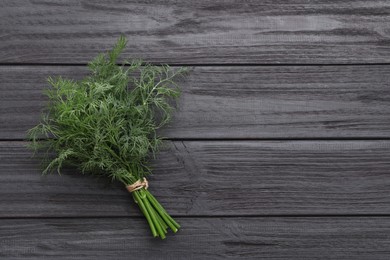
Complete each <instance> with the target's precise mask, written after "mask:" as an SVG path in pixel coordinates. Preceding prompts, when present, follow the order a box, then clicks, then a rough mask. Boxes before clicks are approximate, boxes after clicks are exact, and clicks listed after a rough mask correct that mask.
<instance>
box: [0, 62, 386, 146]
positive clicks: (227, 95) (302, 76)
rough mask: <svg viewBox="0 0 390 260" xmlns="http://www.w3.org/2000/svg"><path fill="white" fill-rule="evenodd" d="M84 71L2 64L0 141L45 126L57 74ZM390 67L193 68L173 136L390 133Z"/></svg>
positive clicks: (74, 74) (73, 75) (184, 84)
mask: <svg viewBox="0 0 390 260" xmlns="http://www.w3.org/2000/svg"><path fill="white" fill-rule="evenodd" d="M86 73H87V71H86V69H85V68H84V67H81V66H76V67H73V66H71V67H69V66H59V67H52V66H3V67H0V80H1V82H0V111H1V113H0V139H23V138H25V135H26V130H27V129H29V128H31V127H33V126H34V125H36V124H37V123H38V122H39V114H40V110H41V109H42V108H43V106H44V104H45V99H44V97H43V95H42V90H43V88H45V87H47V84H46V78H47V77H48V76H49V75H51V76H53V75H64V76H65V77H70V78H76V79H80V78H82V76H85V75H86ZM388 82H390V66H341V67H340V66H325V67H324V66H282V67H274V66H255V67H207V66H206V67H195V68H192V69H191V72H190V74H189V76H188V77H187V78H186V79H185V80H184V81H183V82H182V84H181V85H182V91H183V95H182V97H181V98H180V102H179V105H178V111H177V112H176V113H175V117H174V120H173V122H172V124H171V125H170V126H169V127H168V128H166V129H165V131H164V132H163V134H164V135H166V136H167V137H169V138H182V139H186V138H210V139H213V138H318V137H320V138H328V137H331V138H340V137H346V138H351V137H360V138H365V137H370V138H371V137H380V138H382V137H383V138H388V137H389V136H390V116H389V114H390V85H389V84H388Z"/></svg>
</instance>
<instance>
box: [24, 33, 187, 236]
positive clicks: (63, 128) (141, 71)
mask: <svg viewBox="0 0 390 260" xmlns="http://www.w3.org/2000/svg"><path fill="white" fill-rule="evenodd" d="M126 42H127V41H126V39H125V37H123V36H122V37H120V38H119V40H118V42H117V43H116V45H115V46H114V48H113V50H111V51H109V52H108V53H106V54H99V55H98V56H97V57H96V58H95V59H94V60H92V61H91V62H90V63H89V64H88V67H89V70H90V71H91V75H90V76H88V77H86V78H84V79H83V80H79V81H75V80H70V79H64V78H62V77H57V78H49V79H48V81H49V83H50V85H51V88H49V89H47V90H46V91H45V94H46V95H47V97H48V99H49V102H48V106H47V108H46V109H45V111H44V113H43V116H42V121H41V123H40V124H38V125H37V126H35V127H34V128H32V129H30V130H29V132H28V136H29V139H30V140H31V147H32V148H33V149H34V150H36V151H41V150H44V151H46V153H45V154H46V155H47V157H46V160H45V161H46V162H47V163H46V165H45V169H44V171H43V172H44V173H49V172H52V171H55V170H56V171H58V172H60V170H61V168H62V167H63V166H65V165H72V166H76V167H77V168H78V169H79V170H80V171H81V172H83V173H89V174H92V175H102V176H108V177H110V178H111V179H113V180H117V181H120V182H122V183H123V184H124V185H126V186H128V185H131V184H133V183H135V182H137V181H138V180H143V178H144V177H145V176H147V175H148V174H149V173H150V172H151V168H150V166H149V161H150V158H151V157H152V156H153V155H154V154H155V153H156V152H157V151H158V149H159V148H160V147H161V144H162V141H163V138H162V137H160V136H158V134H157V130H158V129H159V128H161V127H162V126H164V125H165V124H167V123H168V122H169V121H170V119H171V112H172V110H173V106H172V104H171V103H172V100H174V99H176V98H178V96H179V89H178V86H177V84H176V83H175V82H174V79H175V78H176V77H177V76H180V75H183V74H184V72H185V71H186V70H185V69H184V68H179V69H175V70H173V69H171V68H170V67H169V66H167V65H163V66H153V65H151V64H146V63H143V62H142V61H140V60H135V61H132V62H127V61H126V62H125V63H124V64H122V65H117V63H116V62H117V59H118V56H119V55H120V54H121V52H122V50H123V49H124V48H125V46H126ZM53 155H54V157H53ZM132 195H133V197H134V199H135V201H136V202H137V203H138V205H139V206H140V208H141V211H142V212H143V213H144V215H145V217H146V218H147V220H148V222H149V225H150V228H151V230H152V233H153V235H154V236H160V237H161V238H165V233H166V229H167V227H170V228H171V229H172V230H173V231H175V232H176V231H177V230H178V228H179V225H178V224H177V223H176V222H175V221H174V220H173V219H172V218H171V217H170V216H169V215H168V214H167V213H166V211H165V210H164V209H163V208H162V207H161V205H160V204H159V203H158V202H157V200H156V199H155V198H154V197H153V195H152V194H151V193H150V192H149V191H148V190H147V189H145V187H144V188H142V189H139V190H137V191H134V192H132Z"/></svg>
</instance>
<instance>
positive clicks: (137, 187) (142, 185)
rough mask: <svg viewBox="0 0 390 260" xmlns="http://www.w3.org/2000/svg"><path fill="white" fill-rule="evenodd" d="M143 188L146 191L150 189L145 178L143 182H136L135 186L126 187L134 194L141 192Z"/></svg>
mask: <svg viewBox="0 0 390 260" xmlns="http://www.w3.org/2000/svg"><path fill="white" fill-rule="evenodd" d="M142 188H145V190H147V189H148V188H149V182H148V180H147V179H146V178H145V177H144V178H143V179H142V180H138V181H136V182H134V183H133V184H130V185H127V186H126V189H127V190H128V191H129V192H130V193H131V192H134V191H136V190H140V189H142Z"/></svg>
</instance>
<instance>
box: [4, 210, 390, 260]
mask: <svg viewBox="0 0 390 260" xmlns="http://www.w3.org/2000/svg"><path fill="white" fill-rule="evenodd" d="M180 222H181V223H182V225H183V227H182V230H181V231H179V233H177V234H175V235H171V236H169V237H168V238H167V239H166V240H165V241H161V240H157V239H153V238H152V237H151V235H150V234H149V230H148V227H147V225H146V223H145V221H144V220H143V219H129V218H115V219H112V218H108V219H106V218H103V219H77V218H76V219H10V220H2V221H1V222H0V231H1V232H0V241H1V243H0V257H4V259H10V260H11V259H25V258H29V259H30V258H34V259H42V258H46V257H47V258H50V259H69V258H77V259H114V258H115V259H129V256H131V258H132V259H182V258H183V256H185V257H186V258H188V259H259V258H261V259H300V260H301V259H386V260H387V259H389V258H390V249H389V248H390V235H389V234H390V219H389V218H388V217H386V218H385V217H382V218H378V217H375V218H365V217H363V218H326V217H322V218H183V219H180Z"/></svg>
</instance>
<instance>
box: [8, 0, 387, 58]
mask: <svg viewBox="0 0 390 260" xmlns="http://www.w3.org/2000/svg"><path fill="white" fill-rule="evenodd" d="M389 14H390V5H389V2H388V1H379V0H378V1H353V0H331V1H329V0H318V1H309V0H273V1H244V2H242V3H241V2H237V1H233V0H227V1H226V0H213V1H210V0H201V1H176V0H174V1H170V0H158V1H121V0H110V1H107V0H100V1H80V0H67V1H58V0H56V1H48V0H45V1H14V0H5V1H4V0H3V1H1V3H0V16H1V23H0V32H1V36H2V37H1V41H0V62H3V63H70V64H74V63H86V62H88V61H89V60H90V59H91V58H92V57H94V56H95V55H96V53H97V52H99V51H101V50H102V49H109V48H110V47H111V45H112V42H113V39H115V38H117V37H119V35H120V34H125V35H127V36H128V37H129V40H130V43H129V48H127V50H126V54H127V56H130V57H137V58H143V59H146V60H148V61H151V62H164V63H186V64H188V63H190V64H204V63H213V64H231V63H236V64H237V63H241V64H243V63H250V64H259V63H262V64H280V63H292V64H297V63H305V64H313V63H315V64H323V63H344V64H345V63H388V62H390V45H389V37H390V31H389V27H388V25H389V23H390V16H389Z"/></svg>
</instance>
